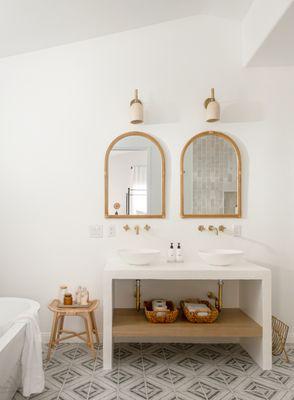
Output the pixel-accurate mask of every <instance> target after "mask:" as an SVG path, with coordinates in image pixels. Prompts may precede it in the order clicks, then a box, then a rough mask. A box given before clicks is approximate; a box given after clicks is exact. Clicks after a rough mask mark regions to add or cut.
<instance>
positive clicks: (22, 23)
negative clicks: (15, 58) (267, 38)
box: [0, 0, 252, 57]
mask: <svg viewBox="0 0 294 400" xmlns="http://www.w3.org/2000/svg"><path fill="white" fill-rule="evenodd" d="M251 3H252V0H0V57H6V56H10V55H15V54H19V53H24V52H30V51H35V50H38V49H42V48H46V47H51V46H57V45H62V44H66V43H71V42H75V41H79V40H85V39H89V38H93V37H98V36H103V35H107V34H110V33H115V32H121V31H125V30H129V29H134V28H139V27H143V26H147V25H152V24H156V23H160V22H164V21H170V20H173V19H179V18H183V17H188V16H192V15H197V14H208V15H214V16H218V17H223V18H229V19H234V20H241V19H242V18H243V17H244V15H245V14H246V12H247V10H248V8H249V7H250V5H251Z"/></svg>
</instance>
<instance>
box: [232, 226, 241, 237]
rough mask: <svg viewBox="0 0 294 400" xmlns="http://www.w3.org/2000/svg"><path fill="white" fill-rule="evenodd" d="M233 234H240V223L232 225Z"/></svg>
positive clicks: (237, 235) (238, 235)
mask: <svg viewBox="0 0 294 400" xmlns="http://www.w3.org/2000/svg"><path fill="white" fill-rule="evenodd" d="M233 235H234V236H236V237H240V236H241V235H242V226H241V225H237V224H235V225H233Z"/></svg>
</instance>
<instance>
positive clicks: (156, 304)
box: [152, 300, 167, 311]
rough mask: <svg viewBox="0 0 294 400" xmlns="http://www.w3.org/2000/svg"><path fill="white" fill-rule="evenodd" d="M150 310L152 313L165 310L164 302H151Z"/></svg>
mask: <svg viewBox="0 0 294 400" xmlns="http://www.w3.org/2000/svg"><path fill="white" fill-rule="evenodd" d="M152 310H153V311H162V310H167V305H166V300H152Z"/></svg>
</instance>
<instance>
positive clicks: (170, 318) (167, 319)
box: [144, 301, 179, 324]
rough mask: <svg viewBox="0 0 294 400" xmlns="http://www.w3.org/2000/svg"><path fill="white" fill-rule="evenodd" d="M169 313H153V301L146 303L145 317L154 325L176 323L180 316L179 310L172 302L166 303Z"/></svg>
mask: <svg viewBox="0 0 294 400" xmlns="http://www.w3.org/2000/svg"><path fill="white" fill-rule="evenodd" d="M166 305H167V308H168V310H167V311H153V310H152V301H144V307H145V316H146V318H147V319H148V321H149V322H152V323H154V324H168V323H171V322H175V320H176V319H177V318H178V315H179V309H178V308H177V307H176V306H175V305H174V303H173V302H172V301H167V302H166Z"/></svg>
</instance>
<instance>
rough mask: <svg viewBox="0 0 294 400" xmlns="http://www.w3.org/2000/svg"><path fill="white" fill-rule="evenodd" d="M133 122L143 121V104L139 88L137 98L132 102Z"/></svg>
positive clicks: (139, 122) (136, 93) (136, 91)
mask: <svg viewBox="0 0 294 400" xmlns="http://www.w3.org/2000/svg"><path fill="white" fill-rule="evenodd" d="M130 115H131V124H141V123H142V122H143V104H142V102H141V100H139V98H138V89H136V90H135V98H134V99H133V100H132V101H131V102H130Z"/></svg>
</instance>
